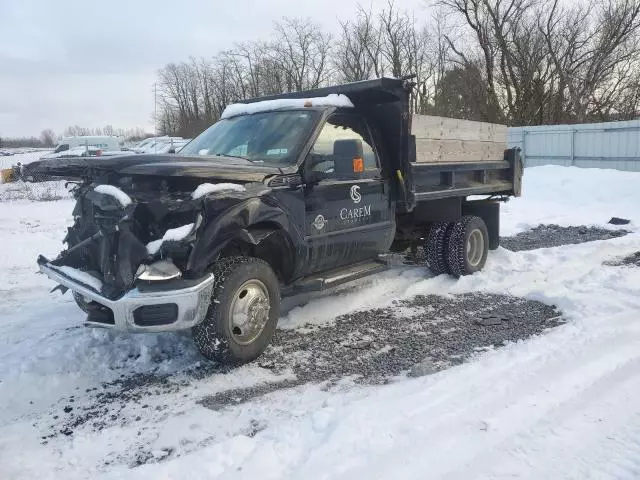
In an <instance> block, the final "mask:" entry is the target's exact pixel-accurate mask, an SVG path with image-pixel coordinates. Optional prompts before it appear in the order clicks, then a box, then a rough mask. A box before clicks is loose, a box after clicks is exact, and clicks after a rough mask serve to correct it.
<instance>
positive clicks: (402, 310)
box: [42, 294, 562, 463]
mask: <svg viewBox="0 0 640 480" xmlns="http://www.w3.org/2000/svg"><path fill="white" fill-rule="evenodd" d="M561 322H562V320H561V317H560V313H559V312H558V310H556V308H555V307H553V306H548V305H545V304H543V303H540V302H536V301H531V300H525V299H522V298H517V297H511V296H505V295H491V294H465V295H458V296H450V297H442V296H436V295H429V296H417V297H415V298H413V299H411V300H406V301H397V302H395V304H394V305H393V306H391V307H389V308H382V309H373V310H363V311H360V312H355V313H351V314H348V315H343V316H340V317H337V318H336V319H335V321H334V322H332V323H331V324H327V325H321V326H315V325H308V326H305V327H304V328H301V329H298V330H277V331H276V334H275V337H274V339H273V342H272V344H271V345H270V346H269V348H268V349H267V351H266V352H265V353H264V354H263V355H262V356H261V357H260V358H259V359H258V360H257V361H256V364H257V366H259V367H261V368H264V369H268V370H270V371H271V372H272V373H273V374H275V377H271V380H270V381H269V382H268V383H260V384H258V385H255V386H252V387H250V388H239V389H230V390H225V391H223V392H220V393H218V394H216V395H210V396H206V397H204V398H202V399H201V400H200V403H201V404H202V405H204V406H206V407H208V408H211V409H213V410H218V409H222V408H228V407H232V406H234V405H238V404H241V403H243V402H246V401H248V400H251V399H253V398H256V397H260V396H263V395H265V394H268V393H271V392H273V391H276V390H281V389H285V388H292V387H296V386H299V385H302V384H305V383H320V384H323V385H324V386H323V388H331V386H332V385H334V384H335V383H336V382H338V381H340V380H342V379H345V378H349V379H352V380H353V381H355V382H357V383H361V384H383V383H387V382H389V381H391V380H393V379H394V378H397V377H398V376H400V375H409V376H422V375H428V374H432V373H435V372H437V371H440V370H442V369H445V368H448V367H450V366H453V365H457V364H459V363H462V362H464V361H465V360H468V359H469V358H472V357H473V356H474V355H476V354H477V353H478V352H482V351H485V350H487V349H492V348H496V347H500V346H502V345H504V344H505V343H508V342H515V341H518V340H523V339H526V338H529V337H531V336H533V335H536V334H539V333H542V332H544V331H545V330H546V329H548V328H551V327H555V326H557V325H559V324H560V323H561ZM232 373H233V368H232V367H223V366H220V365H217V364H215V363H213V362H204V361H202V362H199V364H197V365H195V366H194V367H189V368H187V369H184V370H181V371H178V372H175V373H170V374H165V373H162V374H160V373H153V372H150V373H144V374H137V375H122V376H121V378H119V379H118V380H116V381H114V382H109V383H104V384H103V385H101V386H100V387H99V388H92V389H88V390H86V391H85V392H84V393H82V392H76V395H71V396H68V397H65V398H62V399H61V400H60V402H59V403H58V407H57V408H56V409H55V410H53V411H52V412H51V417H52V418H51V423H50V425H49V427H48V428H47V434H45V435H44V436H43V437H42V442H43V443H47V442H48V441H49V440H50V439H51V438H53V437H57V436H60V435H63V436H70V435H73V434H74V432H75V431H76V430H77V429H79V428H87V427H88V428H90V429H92V430H93V431H101V430H103V429H104V428H107V427H110V426H114V425H121V426H126V425H131V424H132V423H134V424H135V422H138V421H140V419H141V418H140V415H142V412H149V413H151V414H152V415H153V417H154V418H162V416H163V415H164V414H165V413H164V412H165V411H166V410H168V409H170V408H171V405H168V404H167V403H166V402H168V401H170V400H169V398H175V395H176V394H180V392H181V390H182V388H184V387H185V386H188V385H189V384H191V383H192V382H194V381H196V380H201V379H206V378H211V379H212V380H213V379H214V378H215V376H216V375H220V374H232ZM292 374H293V375H292ZM280 375H281V377H282V380H281V381H277V379H278V376H280ZM274 380H275V381H274ZM185 395H186V394H185ZM172 401H175V400H172ZM149 459H151V457H149ZM149 459H147V458H146V457H145V458H139V459H137V460H136V462H138V463H145V462H146V461H148V460H149ZM154 461H159V460H158V459H157V458H155V457H154ZM134 463H135V462H134Z"/></svg>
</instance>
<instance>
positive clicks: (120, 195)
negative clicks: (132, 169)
mask: <svg viewBox="0 0 640 480" xmlns="http://www.w3.org/2000/svg"><path fill="white" fill-rule="evenodd" d="M94 190H95V191H96V192H98V193H102V194H104V195H110V196H112V197H113V198H115V199H116V200H118V202H120V205H122V206H123V207H126V206H127V205H131V197H130V196H129V195H127V194H126V193H124V192H123V191H122V190H120V189H119V188H118V187H114V186H113V185H98V186H97V187H96V188H94Z"/></svg>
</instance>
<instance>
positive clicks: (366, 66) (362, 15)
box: [334, 7, 382, 82]
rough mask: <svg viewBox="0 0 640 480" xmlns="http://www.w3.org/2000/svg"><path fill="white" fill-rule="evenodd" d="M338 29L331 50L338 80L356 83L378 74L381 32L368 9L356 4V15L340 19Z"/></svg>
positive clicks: (379, 72)
mask: <svg viewBox="0 0 640 480" xmlns="http://www.w3.org/2000/svg"><path fill="white" fill-rule="evenodd" d="M340 28H341V35H340V39H339V40H338V41H337V44H336V48H335V50H334V53H335V59H334V66H335V70H336V74H337V80H338V81H341V82H357V81H360V80H367V79H369V78H372V77H379V76H381V74H382V71H381V57H380V49H381V42H380V31H379V28H378V25H377V24H376V22H375V18H374V16H373V14H372V13H371V11H366V10H364V9H363V8H362V7H358V11H357V13H356V18H355V19H354V20H352V21H351V20H347V21H342V22H340Z"/></svg>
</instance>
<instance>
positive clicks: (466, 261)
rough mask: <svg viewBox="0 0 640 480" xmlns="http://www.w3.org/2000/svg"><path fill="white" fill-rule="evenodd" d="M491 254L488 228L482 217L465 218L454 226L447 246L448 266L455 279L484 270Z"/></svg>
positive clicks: (466, 216) (467, 216) (468, 216)
mask: <svg viewBox="0 0 640 480" xmlns="http://www.w3.org/2000/svg"><path fill="white" fill-rule="evenodd" d="M488 252H489V234H488V233H487V226H486V225H485V223H484V220H482V219H481V218H480V217H475V216H471V215H465V216H463V217H462V218H461V219H460V220H459V221H458V222H455V223H454V224H453V227H452V228H451V233H450V235H449V240H448V244H447V265H448V267H449V273H451V275H453V276H454V277H461V276H463V275H471V274H472V273H475V272H477V271H479V270H482V267H484V264H485V263H486V261H487V254H488Z"/></svg>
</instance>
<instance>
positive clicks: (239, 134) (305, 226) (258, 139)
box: [28, 78, 523, 363]
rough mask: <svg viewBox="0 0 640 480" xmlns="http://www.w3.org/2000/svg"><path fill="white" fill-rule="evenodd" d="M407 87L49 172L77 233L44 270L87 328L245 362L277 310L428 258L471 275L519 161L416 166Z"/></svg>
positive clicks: (349, 87) (360, 91)
mask: <svg viewBox="0 0 640 480" xmlns="http://www.w3.org/2000/svg"><path fill="white" fill-rule="evenodd" d="M412 87H413V86H412V84H411V81H410V80H407V79H389V78H382V79H376V80H370V81H363V82H357V83H352V84H345V85H339V86H335V87H329V88H322V89H318V90H313V91H306V92H297V93H290V94H284V95H279V96H275V97H270V98H259V99H255V100H250V101H247V102H246V103H244V104H236V105H233V106H231V107H228V109H227V110H226V111H225V113H224V114H223V117H222V119H221V120H220V121H218V122H217V123H215V124H214V125H213V126H211V127H210V128H209V129H207V130H206V131H204V132H203V133H202V134H201V135H199V136H198V137H197V138H195V139H194V140H193V141H191V142H190V143H189V144H187V145H186V146H185V147H184V148H183V149H182V150H181V151H180V153H179V154H166V155H153V154H149V155H133V154H132V155H125V156H118V157H109V158H100V157H96V158H87V159H52V160H42V161H40V162H36V163H34V164H31V165H29V166H28V169H29V172H30V173H31V174H33V175H34V176H37V175H39V174H44V175H47V176H50V177H56V178H64V179H67V180H69V181H70V182H71V183H72V184H73V193H74V196H75V198H76V200H77V202H76V206H75V209H74V211H73V217H74V223H73V225H72V226H71V227H70V228H69V229H68V232H67V235H66V237H65V239H64V242H65V243H66V244H67V249H66V250H64V251H62V252H61V253H60V254H59V256H58V257H57V258H56V259H54V260H48V259H47V258H44V257H43V256H40V257H39V258H38V264H39V268H40V271H41V272H42V273H44V274H46V275H47V276H48V277H49V278H51V279H52V280H54V281H55V282H57V283H58V284H59V286H58V287H57V288H59V289H60V290H61V291H62V292H63V293H64V292H66V291H67V290H71V291H72V292H73V295H74V298H75V300H76V302H77V303H78V305H79V307H80V308H82V309H83V310H84V311H85V312H86V314H87V320H86V321H87V324H89V325H92V326H100V327H108V328H114V329H118V330H125V331H132V332H158V331H169V330H180V329H191V330H192V334H193V338H194V340H195V343H196V345H197V346H198V348H199V350H200V352H201V353H202V354H203V355H204V356H205V357H207V358H209V359H214V360H216V361H220V362H226V363H242V362H248V361H251V360H253V359H255V358H256V357H258V356H259V355H260V354H261V353H262V352H263V351H264V349H265V348H266V347H267V345H268V343H269V341H270V339H271V337H272V335H273V333H274V330H275V328H276V324H277V322H278V317H279V314H280V303H281V300H282V299H283V298H285V297H288V296H293V295H296V294H298V293H301V292H311V291H318V290H324V289H328V288H331V287H334V286H336V285H339V284H342V283H345V282H348V281H352V280H355V279H358V278H362V277H364V276H367V275H372V274H375V273H377V272H380V271H382V270H384V269H386V268H388V265H387V263H386V262H385V261H384V260H383V258H384V255H383V254H385V253H388V252H389V251H404V250H406V249H408V248H411V247H415V246H417V245H419V246H423V247H424V249H425V252H426V262H427V266H428V267H429V269H430V270H431V271H432V272H433V273H434V274H442V273H448V274H451V275H454V276H461V275H468V274H472V273H474V272H476V271H478V270H480V269H481V268H482V267H483V266H484V263H485V260H486V257H487V253H488V251H489V250H491V249H495V248H497V247H498V243H499V205H500V201H503V200H506V199H508V197H509V196H518V195H520V190H521V178H522V171H523V170H522V164H521V160H520V156H519V153H518V151H517V150H515V149H504V150H503V151H502V154H501V158H498V159H496V160H495V161H490V162H487V161H486V160H484V161H479V162H463V163H460V162H457V163H437V164H429V163H424V164H419V163H416V161H415V160H416V158H415V157H416V142H415V137H414V136H412V135H411V115H410V114H409V100H410V95H411V90H412Z"/></svg>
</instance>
